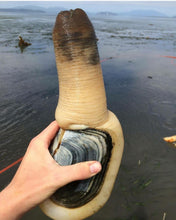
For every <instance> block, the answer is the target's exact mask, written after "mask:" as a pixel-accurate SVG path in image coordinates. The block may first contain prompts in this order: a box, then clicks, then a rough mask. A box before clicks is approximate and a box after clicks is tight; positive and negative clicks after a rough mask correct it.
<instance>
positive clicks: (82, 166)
mask: <svg viewBox="0 0 176 220" xmlns="http://www.w3.org/2000/svg"><path fill="white" fill-rule="evenodd" d="M58 129H59V126H58V124H57V122H56V121H54V122H52V123H51V124H50V125H49V126H48V127H47V128H46V129H45V130H43V131H42V132H41V133H40V134H39V135H37V136H36V137H35V138H33V139H32V141H31V142H30V144H29V146H28V148H27V151H26V153H25V156H24V158H23V160H22V162H21V165H20V167H19V168H18V170H17V172H16V174H15V176H14V178H13V179H12V181H11V183H10V184H9V185H8V186H7V187H6V188H5V189H4V190H3V191H2V192H1V193H0V203H2V205H1V206H0V219H1V218H2V219H6V220H15V219H19V218H20V217H21V216H22V215H23V214H24V213H25V212H27V211H28V210H30V209H31V208H33V207H34V206H36V205H38V204H39V203H41V202H43V201H44V200H45V199H47V198H48V197H50V196H51V195H52V194H53V193H54V192H55V191H56V190H57V189H58V188H60V187H62V186H64V185H66V184H67V183H69V182H72V181H75V180H83V179H87V178H90V177H91V176H94V175H95V174H97V173H98V172H99V171H100V170H101V165H100V163H99V162H96V161H89V162H82V163H79V164H74V165H70V166H60V165H59V164H58V163H57V162H56V161H55V160H54V159H53V158H52V156H51V155H50V153H49V150H48V147H49V145H50V143H51V141H52V139H53V138H54V137H55V135H56V133H57V131H58Z"/></svg>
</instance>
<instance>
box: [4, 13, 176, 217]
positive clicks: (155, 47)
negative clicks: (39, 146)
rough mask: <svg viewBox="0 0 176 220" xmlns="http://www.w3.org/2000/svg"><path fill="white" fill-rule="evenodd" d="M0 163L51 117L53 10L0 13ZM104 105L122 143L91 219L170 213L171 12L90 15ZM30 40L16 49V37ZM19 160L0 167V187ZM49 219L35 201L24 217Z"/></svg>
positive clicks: (175, 108) (175, 98)
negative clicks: (108, 186) (115, 171)
mask: <svg viewBox="0 0 176 220" xmlns="http://www.w3.org/2000/svg"><path fill="white" fill-rule="evenodd" d="M0 18H1V19H0V30H1V32H0V53H1V54H0V56H1V59H0V67H1V69H0V130H1V134H0V139H1V143H0V161H1V163H0V170H1V169H2V168H4V167H6V166H7V165H9V164H10V163H12V162H14V161H15V160H17V159H18V158H20V157H21V156H23V154H24V153H25V150H26V147H27V145H28V143H29V141H30V139H31V138H32V137H34V136H35V135H36V134H37V133H38V132H40V131H41V130H42V129H43V128H44V127H45V126H46V125H47V124H48V123H49V122H50V121H52V120H53V119H54V112H55V107H56V105H57V99H58V80H57V72H56V66H55V58H54V50H53V45H52V40H51V37H52V28H53V25H54V22H55V16H48V15H43V14H42V15H40V16H37V15H36V16H34V15H33V16H29V15H25V16H24V15H22V14H21V15H15V14H11V15H7V14H1V15H0ZM92 22H93V24H94V26H95V29H96V33H97V37H98V39H99V43H98V46H99V51H100V56H101V59H102V60H103V59H105V58H111V59H108V60H106V61H104V62H102V68H103V74H104V80H105V87H106V93H107V100H108V108H109V109H110V110H111V111H113V112H114V113H115V114H116V115H117V116H118V118H119V120H120V121H121V124H122V127H123V131H124V136H125V150H124V155H123V160H122V164H121V167H120V171H119V175H118V178H117V181H116V183H115V186H114V189H113V192H112V196H111V198H110V200H109V201H108V202H107V204H106V205H105V206H104V208H102V209H101V210H100V211H99V212H98V213H96V214H95V215H94V216H92V217H90V218H88V219H89V220H95V219H96V220H100V219H101V220H120V219H123V220H127V219H130V220H131V219H138V220H141V219H152V220H153V219H154V220H155V219H156V220H158V219H162V218H163V215H164V213H165V215H166V219H174V217H175V204H176V190H175V179H176V172H175V166H176V160H175V156H176V155H175V154H176V149H174V148H171V147H169V146H168V145H167V144H166V143H164V142H163V140H162V138H163V137H164V136H170V135H173V134H175V133H176V128H175V124H176V89H175V82H176V74H175V65H176V61H175V60H174V59H170V58H165V57H162V56H163V55H171V56H175V55H176V41H175V38H174V33H175V32H174V30H175V29H176V23H175V19H171V18H156V19H155V20H153V19H151V20H150V18H140V19H137V18H127V17H123V18H122V17H111V18H110V17H108V18H102V17H92ZM19 35H21V36H22V37H24V39H25V40H26V41H29V42H31V43H32V45H31V46H29V47H28V48H25V50H24V53H23V54H21V52H20V49H19V48H17V47H16V46H17V45H18V36H19ZM16 169H17V166H15V167H13V168H11V169H10V170H8V171H6V172H5V173H3V174H0V178H1V181H0V189H2V188H3V187H4V186H5V185H7V184H8V182H9V181H10V179H11V178H12V176H13V175H14V173H15V171H16ZM31 218H34V219H42V220H43V219H49V218H48V217H46V216H45V215H44V214H43V213H42V212H41V211H40V209H39V208H35V209H34V210H32V211H30V212H29V213H27V214H26V215H25V216H24V217H23V218H22V219H25V220H28V219H31Z"/></svg>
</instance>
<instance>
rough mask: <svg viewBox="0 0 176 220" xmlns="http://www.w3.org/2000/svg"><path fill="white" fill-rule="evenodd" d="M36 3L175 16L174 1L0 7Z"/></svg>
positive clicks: (3, 3) (55, 3)
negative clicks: (149, 11) (153, 12)
mask: <svg viewBox="0 0 176 220" xmlns="http://www.w3.org/2000/svg"><path fill="white" fill-rule="evenodd" d="M24 5H36V6H41V7H45V8H47V7H65V8H69V9H75V8H78V7H79V8H82V9H84V10H85V11H88V12H100V11H110V12H116V13H121V12H127V11H131V10H139V9H140V10H157V11H159V12H162V13H164V14H166V15H168V16H176V1H18V2H17V1H0V8H7V7H16V6H24Z"/></svg>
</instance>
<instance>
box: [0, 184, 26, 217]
mask: <svg viewBox="0 0 176 220" xmlns="http://www.w3.org/2000/svg"><path fill="white" fill-rule="evenodd" d="M24 204H25V201H24V199H23V198H22V196H20V195H17V194H16V192H15V190H14V188H13V186H11V185H9V186H7V187H6V188H5V189H4V190H3V191H2V192H0V219H4V220H18V219H20V217H21V216H22V215H23V214H24V213H25V212H26V211H27V210H25V206H24Z"/></svg>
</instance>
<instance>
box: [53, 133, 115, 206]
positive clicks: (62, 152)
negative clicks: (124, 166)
mask: <svg viewBox="0 0 176 220" xmlns="http://www.w3.org/2000/svg"><path fill="white" fill-rule="evenodd" d="M111 150H112V140H111V137H110V135H109V134H108V133H107V132H104V131H100V130H96V129H85V130H77V131H71V130H66V131H64V130H62V129H60V131H59V132H58V134H57V136H56V137H55V139H54V141H53V143H52V145H51V146H50V152H51V155H52V156H53V158H54V159H55V160H56V161H57V162H58V163H59V164H60V165H61V166H66V165H71V164H75V163H79V162H83V161H90V160H97V161H99V162H101V164H102V171H101V172H100V173H99V174H98V175H96V176H94V177H92V178H90V179H87V180H81V181H75V182H72V183H70V184H67V185H66V186H64V187H62V188H60V189H58V190H57V191H56V192H55V194H54V195H53V196H52V197H51V199H52V201H53V202H55V203H56V204H58V205H61V206H64V207H67V208H76V207H80V206H82V205H84V204H86V203H87V202H89V201H90V200H91V199H92V198H94V197H95V196H96V195H97V193H98V192H99V190H100V189H101V185H102V183H103V179H104V174H105V172H106V168H107V164H108V162H109V158H110V155H111Z"/></svg>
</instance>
